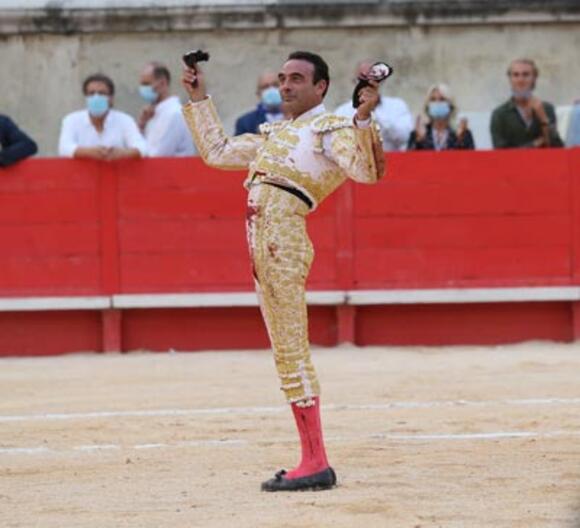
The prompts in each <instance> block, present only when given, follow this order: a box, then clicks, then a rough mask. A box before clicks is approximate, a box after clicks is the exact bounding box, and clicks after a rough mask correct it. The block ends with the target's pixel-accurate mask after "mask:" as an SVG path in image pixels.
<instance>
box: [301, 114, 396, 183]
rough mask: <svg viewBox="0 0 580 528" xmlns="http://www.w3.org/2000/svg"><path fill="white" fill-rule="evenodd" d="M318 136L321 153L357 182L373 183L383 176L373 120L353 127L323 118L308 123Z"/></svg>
mask: <svg viewBox="0 0 580 528" xmlns="http://www.w3.org/2000/svg"><path fill="white" fill-rule="evenodd" d="M312 130H313V132H315V133H317V134H322V147H323V151H324V154H325V155H326V156H328V158H330V159H332V160H333V161H334V162H335V163H336V164H337V165H338V166H339V167H340V168H341V169H342V170H343V171H344V172H345V173H346V175H347V176H348V177H349V178H351V179H352V180H355V181H356V182H358V183H376V182H377V181H378V180H380V179H381V178H382V177H383V175H384V173H385V154H384V152H383V145H382V141H381V135H380V132H379V130H378V127H377V126H376V124H375V123H374V121H372V120H370V122H369V123H368V124H366V126H357V125H356V124H354V126H353V121H351V120H347V119H345V118H342V117H337V116H333V115H330V116H329V115H328V114H327V115H324V116H321V117H320V118H319V119H316V120H314V122H313V123H312Z"/></svg>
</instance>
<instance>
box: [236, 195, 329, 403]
mask: <svg viewBox="0 0 580 528" xmlns="http://www.w3.org/2000/svg"><path fill="white" fill-rule="evenodd" d="M308 211H309V210H308V207H307V206H306V205H305V204H304V203H303V202H302V201H301V200H300V199H298V198H296V197H295V196H293V195H292V194H290V193H288V192H286V191H284V190H281V189H277V188H276V187H272V186H270V185H265V184H259V185H253V186H252V188H251V189H250V193H249V197H248V216H247V235H248V246H249V248H250V255H251V258H252V265H253V269H254V277H255V279H256V291H257V292H258V298H259V299H260V308H261V310H262V316H263V318H264V321H265V323H266V327H267V330H268V335H269V337H270V342H271V344H272V349H273V351H274V361H275V364H276V368H277V371H278V375H279V378H280V383H281V390H283V391H284V393H285V395H286V399H287V400H288V401H289V402H298V401H308V400H311V399H312V397H314V396H317V395H319V394H320V386H319V383H318V379H317V377H316V372H315V370H314V366H313V365H312V361H311V358H310V348H309V344H308V317H307V309H306V299H305V283H306V278H307V276H308V272H309V270H310V265H311V263H312V259H313V254H314V252H313V249H312V243H311V242H310V239H309V238H308V234H307V232H306V222H305V218H304V217H305V215H306V214H307V213H308Z"/></svg>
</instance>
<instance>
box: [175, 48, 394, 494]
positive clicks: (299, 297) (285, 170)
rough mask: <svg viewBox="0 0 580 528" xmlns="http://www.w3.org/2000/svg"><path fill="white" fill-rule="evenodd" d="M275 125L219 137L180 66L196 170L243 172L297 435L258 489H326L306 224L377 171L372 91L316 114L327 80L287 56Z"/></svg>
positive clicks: (195, 74) (200, 79) (255, 262)
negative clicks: (347, 112) (285, 466)
mask: <svg viewBox="0 0 580 528" xmlns="http://www.w3.org/2000/svg"><path fill="white" fill-rule="evenodd" d="M278 77H279V81H280V93H281V96H282V100H283V109H284V112H285V114H286V116H287V117H288V119H286V120H285V121H280V122H274V123H265V124H263V125H262V126H261V128H260V131H259V133H258V134H244V135H241V136H236V137H228V136H227V135H226V133H225V132H224V129H223V127H222V125H221V122H220V120H219V118H218V115H217V112H216V109H215V106H214V104H213V102H212V99H211V97H210V96H209V95H207V93H206V89H205V78H204V74H203V72H202V71H201V69H200V68H199V67H198V66H197V65H196V67H195V68H190V67H188V66H184V72H183V79H182V83H183V86H184V88H185V89H186V91H187V92H188V94H189V97H190V101H189V102H188V103H187V104H186V105H185V106H184V108H183V112H184V115H185V118H186V120H187V123H188V126H189V128H190V130H191V133H192V135H193V138H194V140H195V143H196V145H197V148H198V151H199V153H200V155H201V156H202V158H203V159H204V161H205V163H207V164H208V165H210V166H214V167H219V168H222V169H226V170H228V169H229V170H239V169H242V168H247V169H248V170H249V172H248V177H247V179H246V181H245V182H244V186H245V187H246V188H247V190H248V214H247V238H248V245H249V250H250V257H251V263H252V271H253V275H254V280H255V284H256V291H257V293H258V298H259V301H260V308H261V312H262V317H263V319H264V322H265V324H266V328H267V331H268V336H269V338H270V343H271V346H272V349H273V353H274V361H275V364H276V368H277V371H278V375H279V378H280V383H281V389H282V391H283V392H284V394H285V396H286V399H287V401H288V403H289V404H290V405H291V408H292V412H293V415H294V419H295V422H296V426H297V429H298V433H299V436H300V443H301V452H302V457H301V461H300V463H299V464H298V466H297V467H296V468H294V469H293V470H291V471H285V470H281V471H279V472H277V473H276V475H275V476H274V477H273V478H271V479H269V480H267V481H265V482H263V483H262V487H261V489H262V490H264V491H297V490H304V489H312V490H314V489H328V488H332V487H333V486H335V485H336V473H335V472H334V470H333V468H332V467H331V466H330V465H329V463H328V459H327V455H326V450H325V446H324V441H323V435H322V426H321V420H320V386H319V383H318V379H317V377H316V372H315V370H314V366H313V365H312V361H311V357H310V348H309V341H308V318H307V308H306V300H305V285H306V279H307V277H308V272H309V270H310V265H311V264H312V259H313V254H314V252H313V248H312V243H311V242H310V239H309V238H308V234H307V231H306V223H305V218H306V216H307V215H308V214H309V213H311V212H312V211H313V210H314V209H316V207H317V206H318V204H320V203H321V202H322V201H323V200H324V199H325V198H326V197H327V196H328V195H330V194H331V193H332V192H333V191H334V190H335V189H336V188H338V187H339V186H340V185H341V184H342V183H344V182H345V181H346V179H347V178H350V179H353V180H355V181H357V182H360V183H375V182H377V181H378V180H379V179H380V178H381V177H382V176H383V173H384V168H385V167H384V154H383V151H382V145H381V139H380V134H379V132H378V128H377V127H376V125H375V124H374V122H373V120H372V116H371V112H372V110H373V109H374V108H375V107H376V105H377V104H378V102H379V95H378V85H377V84H376V83H374V82H372V81H371V82H369V85H368V86H367V87H365V88H363V89H362V90H361V91H360V93H359V101H360V105H359V107H358V110H357V114H356V115H355V117H354V118H353V119H348V118H345V117H338V116H335V115H333V114H331V113H329V112H326V111H325V108H324V105H323V104H322V100H323V99H324V96H325V95H326V92H327V90H328V87H329V83H330V78H329V74H328V66H327V64H326V62H325V61H324V60H323V59H322V58H321V57H320V56H318V55H316V54H314V53H310V52H305V51H297V52H294V53H291V54H290V55H289V57H288V59H287V60H286V62H285V63H284V65H283V67H282V69H281V71H280V73H279V75H278Z"/></svg>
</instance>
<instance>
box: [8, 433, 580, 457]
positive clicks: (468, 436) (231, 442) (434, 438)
mask: <svg viewBox="0 0 580 528" xmlns="http://www.w3.org/2000/svg"><path fill="white" fill-rule="evenodd" d="M561 437H580V431H493V432H487V433H455V434H453V433H420V434H404V433H372V434H367V435H359V436H328V437H327V438H326V440H327V441H328V442H329V443H341V442H360V441H364V440H386V441H391V442H393V443H396V442H445V441H478V440H484V441H485V440H510V439H522V438H526V439H545V438H561ZM284 443H296V438H275V439H272V440H268V441H265V440H247V439H243V438H229V439H221V440H191V441H187V442H176V443H172V444H170V443H151V444H136V445H120V444H90V445H79V446H73V447H63V448H60V449H58V448H51V447H48V446H31V447H0V456H1V455H58V454H60V455H62V454H64V455H66V454H70V453H71V452H84V453H91V452H93V453H102V452H107V451H117V452H120V451H131V450H152V449H184V448H196V447H220V448H221V447H245V446H251V445H259V444H269V445H271V444H274V445H276V444H284Z"/></svg>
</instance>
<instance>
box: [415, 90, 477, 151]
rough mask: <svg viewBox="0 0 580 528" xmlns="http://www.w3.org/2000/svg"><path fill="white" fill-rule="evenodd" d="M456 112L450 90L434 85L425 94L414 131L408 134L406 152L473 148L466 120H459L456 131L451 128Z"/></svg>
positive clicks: (471, 136)
mask: <svg viewBox="0 0 580 528" xmlns="http://www.w3.org/2000/svg"><path fill="white" fill-rule="evenodd" d="M455 111H456V108H455V103H454V101H453V97H452V96H451V93H450V91H449V87H448V86H447V85H445V84H435V85H433V86H431V87H430V88H429V90H428V92H427V98H426V100H425V114H426V116H427V120H426V121H425V120H424V119H423V116H421V115H419V116H417V121H416V124H415V130H413V132H411V135H410V137H409V143H408V145H407V148H408V150H452V149H464V150H471V149H474V148H475V144H474V141H473V135H472V134H471V131H470V130H469V128H467V119H461V120H460V121H459V125H458V126H457V129H456V130H453V128H452V127H451V119H452V118H453V115H454V114H455Z"/></svg>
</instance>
